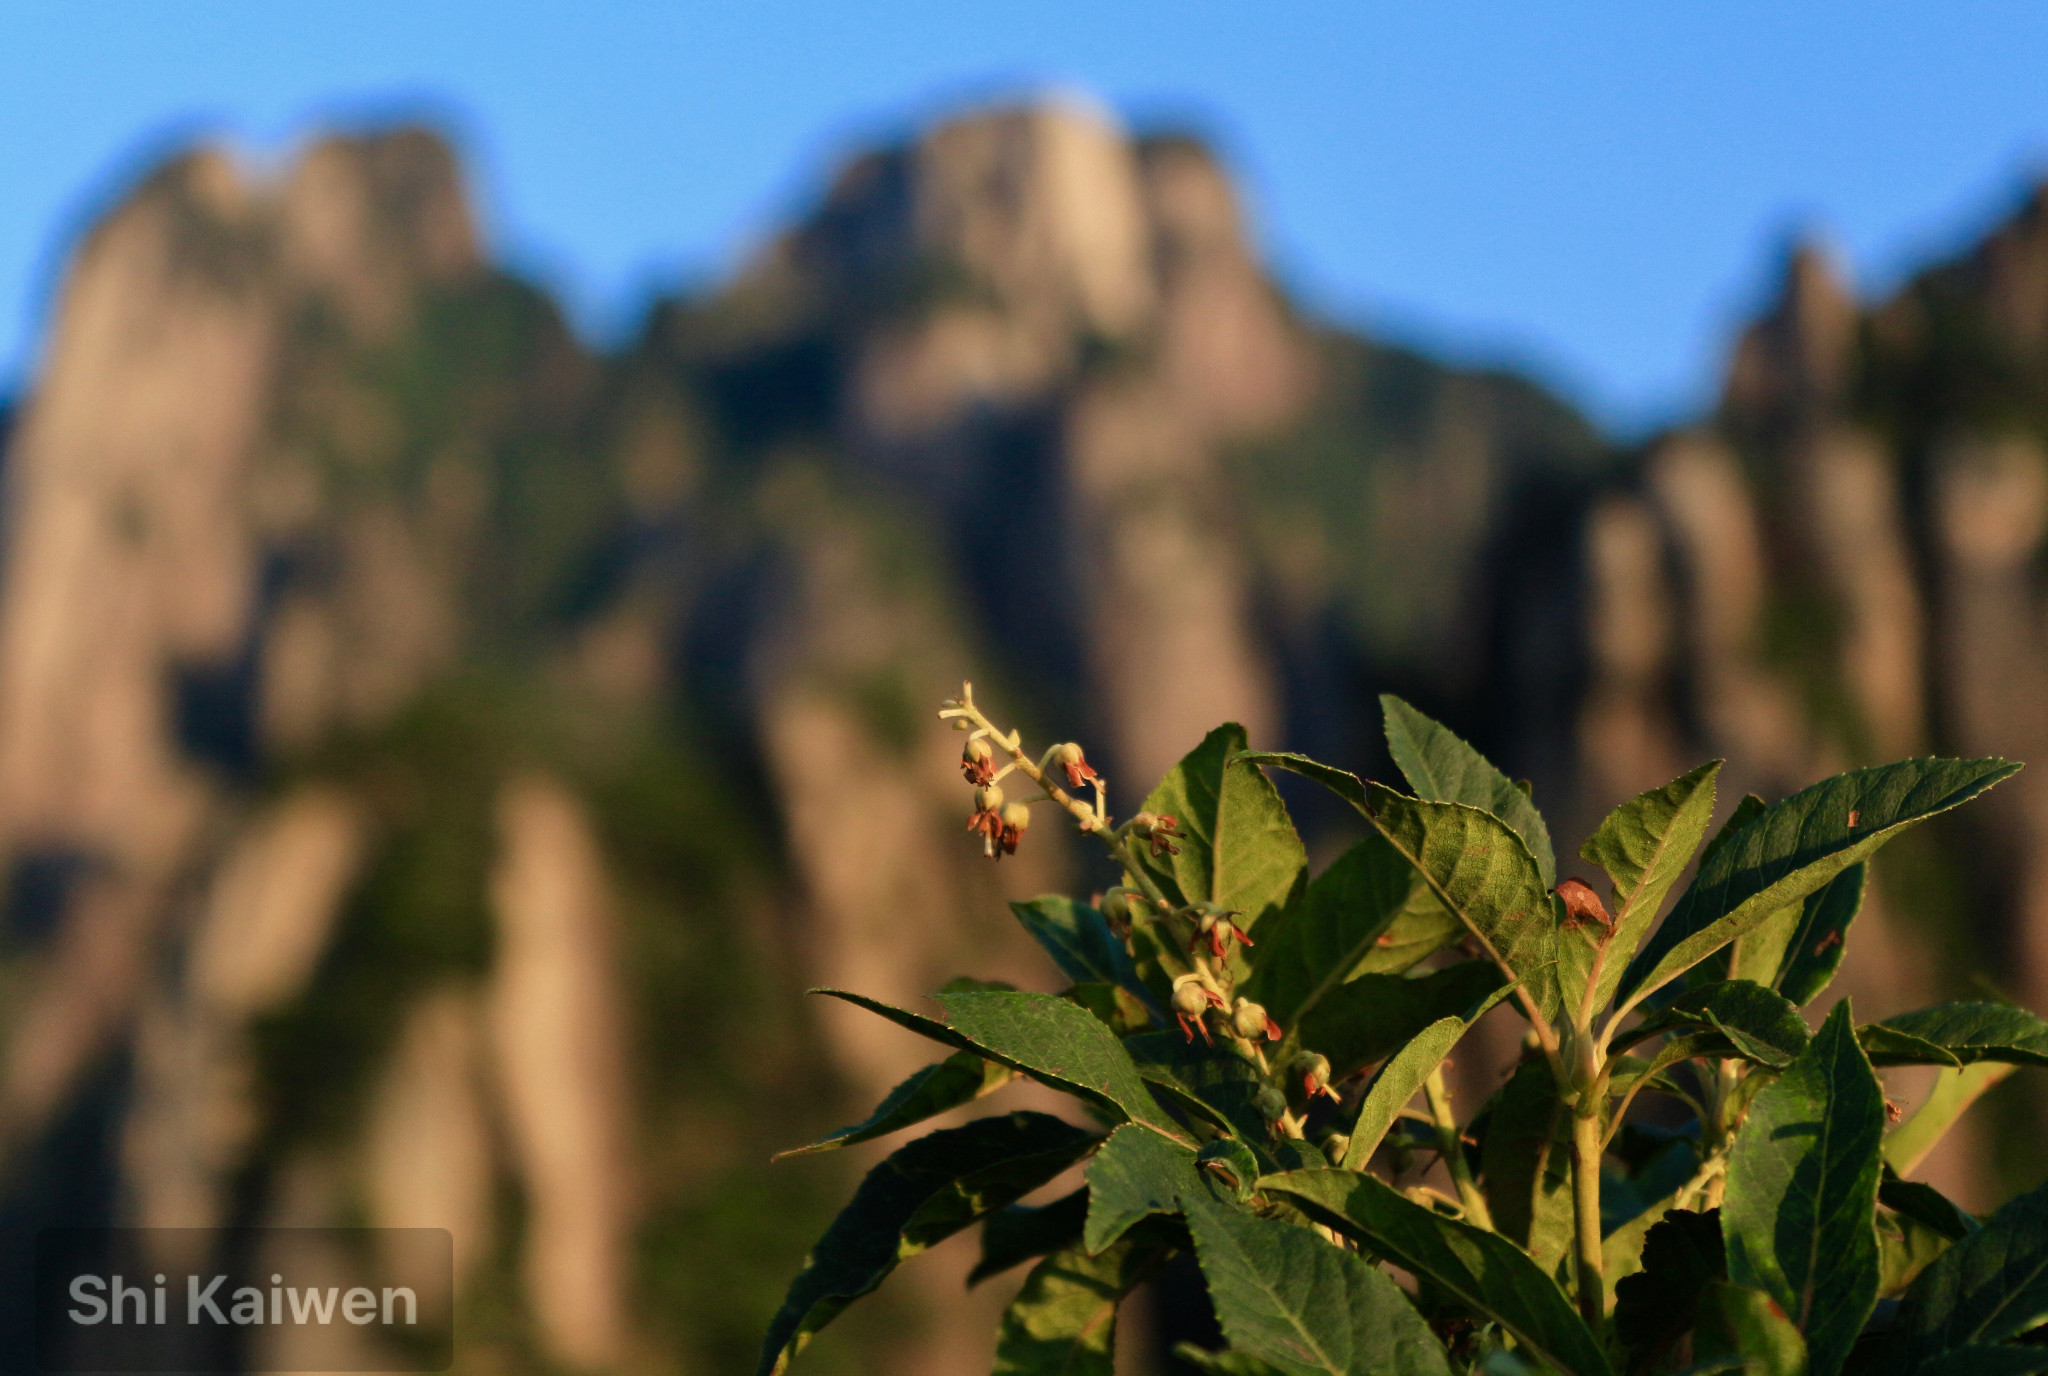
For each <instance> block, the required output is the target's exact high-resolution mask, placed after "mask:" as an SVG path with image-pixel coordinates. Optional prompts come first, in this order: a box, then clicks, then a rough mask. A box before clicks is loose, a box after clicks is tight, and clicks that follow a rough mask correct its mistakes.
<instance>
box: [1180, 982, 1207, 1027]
mask: <svg viewBox="0 0 2048 1376" xmlns="http://www.w3.org/2000/svg"><path fill="white" fill-rule="evenodd" d="M1208 1006H1209V991H1208V990H1206V989H1204V988H1203V987H1202V984H1201V977H1200V976H1199V975H1182V976H1181V977H1180V978H1179V979H1177V980H1175V981H1174V982H1173V1011H1174V1012H1176V1013H1179V1014H1181V1015H1182V1016H1183V1017H1189V1018H1198V1017H1200V1016H1201V1015H1202V1011H1203V1010H1204V1009H1206V1008H1207V1007H1208Z"/></svg>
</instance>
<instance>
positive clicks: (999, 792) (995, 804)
mask: <svg viewBox="0 0 2048 1376" xmlns="http://www.w3.org/2000/svg"><path fill="white" fill-rule="evenodd" d="M974 810H975V811H976V812H1001V811H1002V810H1003V786H1002V785H1001V784H983V785H982V786H981V787H979V788H977V789H975V790H974Z"/></svg>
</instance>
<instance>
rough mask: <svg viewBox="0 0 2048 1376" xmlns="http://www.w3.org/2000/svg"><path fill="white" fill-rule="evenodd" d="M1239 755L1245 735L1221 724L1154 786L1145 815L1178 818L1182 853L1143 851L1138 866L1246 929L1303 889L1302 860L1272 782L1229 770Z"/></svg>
mask: <svg viewBox="0 0 2048 1376" xmlns="http://www.w3.org/2000/svg"><path fill="white" fill-rule="evenodd" d="M1244 748H1245V734H1244V728H1243V727H1242V726H1239V725H1238V724H1237V723H1236V722H1225V723H1224V724H1223V725H1222V726H1219V727H1217V728H1216V729H1215V730H1214V731H1211V732H1210V733H1209V734H1208V736H1206V737H1205V738H1204V739H1203V741H1202V743H1201V744H1200V745H1198V746H1196V747H1195V748H1194V749H1193V750H1191V751H1189V752H1188V754H1187V756H1186V758H1184V759H1183V760H1182V761H1181V762H1180V763H1179V764H1177V765H1175V766H1174V767H1173V768H1172V770H1170V771H1169V772H1168V773H1167V775H1166V777H1165V778H1164V779H1162V780H1160V782H1159V786H1158V787H1157V788H1155V789H1153V790H1152V792H1151V794H1150V795H1149V796H1148V797H1147V798H1146V799H1145V811H1147V812H1152V813H1165V814H1167V815H1169V816H1172V817H1174V818H1176V819H1178V821H1179V822H1180V831H1181V833H1182V837H1183V839H1181V840H1180V841H1179V842H1178V844H1179V846H1180V853H1179V854H1178V855H1171V856H1165V857H1162V858H1160V859H1159V860H1156V861H1155V860H1153V859H1152V858H1151V855H1150V853H1149V851H1148V852H1146V853H1144V854H1143V855H1142V856H1141V857H1140V860H1139V863H1140V864H1142V865H1144V866H1145V867H1146V868H1147V869H1148V870H1150V871H1151V872H1152V874H1153V875H1154V877H1155V878H1156V879H1159V880H1162V881H1164V884H1170V885H1171V887H1170V888H1169V889H1168V890H1167V891H1168V893H1169V894H1170V895H1171V894H1178V895H1179V896H1180V897H1181V899H1182V900H1183V901H1185V902H1188V903H1214V904H1216V905H1218V906H1219V907H1223V908H1229V909H1233V910H1235V911H1237V912H1239V913H1241V914H1243V915H1242V916H1241V917H1239V918H1238V919H1237V924H1238V926H1240V927H1243V928H1245V929H1247V930H1249V929H1251V928H1253V927H1255V926H1256V925H1257V924H1258V922H1259V921H1260V920H1261V919H1263V918H1264V917H1266V916H1267V915H1268V914H1269V913H1275V912H1278V911H1280V909H1281V908H1283V907H1285V906H1286V904H1287V900H1288V898H1289V897H1290V896H1292V895H1293V893H1294V891H1295V889H1296V886H1298V885H1300V884H1303V883H1305V882H1306V880H1307V873H1306V872H1307V867H1308V854H1307V852H1306V851H1304V850H1303V849H1302V845H1301V837H1299V836H1298V835H1296V834H1295V831H1294V823H1293V821H1292V820H1291V819H1290V818H1289V817H1288V816H1287V807H1286V805H1285V804H1283V803H1282V802H1281V801H1280V792H1279V790H1278V789H1276V788H1274V787H1273V784H1272V781H1271V780H1270V779H1267V778H1266V777H1265V776H1264V775H1262V774H1260V773H1259V771H1258V770H1256V769H1246V768H1242V767H1233V766H1232V763H1231V757H1232V756H1234V755H1237V754H1239V753H1240V752H1241V751H1243V750H1244Z"/></svg>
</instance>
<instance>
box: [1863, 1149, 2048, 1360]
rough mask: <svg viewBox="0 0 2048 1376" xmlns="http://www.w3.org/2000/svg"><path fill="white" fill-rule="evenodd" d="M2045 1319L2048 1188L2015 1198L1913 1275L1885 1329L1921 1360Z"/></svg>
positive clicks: (2014, 1333)
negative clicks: (1895, 1312)
mask: <svg viewBox="0 0 2048 1376" xmlns="http://www.w3.org/2000/svg"><path fill="white" fill-rule="evenodd" d="M2043 1323H2048V1186H2043V1187H2042V1188H2040V1189H2037V1190H2033V1191H2031V1192H2029V1193H2027V1194H2023V1195H2020V1196H2019V1197H2018V1198H2016V1199H2012V1200H2010V1201H2008V1202H2007V1203H2006V1205H2005V1206H2004V1207H2003V1208H2001V1209H2000V1210H1999V1211H1998V1212H1997V1213H1995V1214H1993V1215H1992V1216H1991V1219H1990V1221H1989V1222H1987V1223H1986V1224H1985V1225H1984V1226H1983V1227H1982V1228H1980V1229H1978V1230H1977V1231H1976V1232H1974V1233H1971V1234H1970V1235H1969V1236H1968V1237H1966V1238H1964V1239H1963V1240H1962V1241H1960V1242H1958V1243H1956V1244H1955V1245H1954V1246H1953V1247H1950V1248H1949V1249H1948V1251H1946V1252H1944V1253H1943V1254H1942V1255H1941V1257H1940V1258H1939V1259H1938V1260H1936V1261H1935V1263H1934V1264H1933V1265H1932V1266H1929V1267H1928V1268H1927V1269H1926V1270H1925V1271H1923V1272H1921V1273H1920V1278H1919V1279H1918V1280H1916V1281H1914V1282H1913V1285H1912V1288H1911V1289H1909V1290H1907V1292H1906V1298H1905V1300H1904V1302H1903V1303H1901V1304H1900V1306H1899V1312H1898V1316H1897V1318H1896V1319H1894V1321H1893V1323H1892V1332H1893V1334H1894V1335H1895V1337H1896V1338H1897V1339H1898V1340H1899V1341H1901V1342H1903V1343H1904V1344H1905V1346H1906V1348H1907V1350H1908V1351H1909V1352H1910V1353H1911V1355H1912V1356H1913V1357H1914V1358H1915V1359H1917V1360H1921V1361H1925V1360H1927V1359H1928V1358H1931V1357H1937V1356H1940V1355H1941V1354H1942V1353H1945V1352H1951V1351H1954V1350H1955V1349H1957V1348H1964V1347H1974V1346H1980V1345H1982V1346H1988V1345H1990V1344H1993V1343H2001V1342H2005V1341H2006V1340H2008V1339H2011V1338H2016V1337H2018V1336H2019V1335H2020V1334H2022V1333H2025V1332H2027V1331H2029V1330H2030V1329H2033V1328H2036V1327H2039V1326H2040V1325H2041V1324H2043Z"/></svg>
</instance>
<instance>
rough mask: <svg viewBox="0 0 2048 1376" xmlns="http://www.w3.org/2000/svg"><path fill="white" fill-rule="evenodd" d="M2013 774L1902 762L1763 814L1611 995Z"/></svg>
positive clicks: (1661, 977)
mask: <svg viewBox="0 0 2048 1376" xmlns="http://www.w3.org/2000/svg"><path fill="white" fill-rule="evenodd" d="M2018 769H2019V766H2018V765H2017V764H2012V763H2010V762H2008V761H2005V760H1997V759H1987V760H1935V759H1928V760H1907V761H1904V762H1903V763H1900V764H1889V765H1880V766H1878V767H1876V768H1872V769H1859V770H1855V771H1853V772H1851V773H1848V774H1838V775H1836V776H1835V777H1834V778H1832V779H1828V780H1826V781H1824V782H1822V783H1818V784H1815V785H1814V786H1813V787H1811V788H1808V789H1804V790H1802V791H1801V792H1798V793H1795V794H1793V795H1792V796H1791V797H1789V798H1786V799H1785V800H1783V801H1782V802H1779V803H1777V804H1775V805H1773V806H1771V807H1769V808H1767V809H1765V810H1764V812H1762V813H1761V814H1759V815H1758V816H1757V817H1756V818H1755V819H1754V820H1752V821H1751V822H1750V823H1749V824H1748V825H1747V826H1745V827H1743V828H1742V830H1741V831H1739V832H1737V833H1735V834H1734V835H1733V836H1731V837H1729V838H1728V840H1727V842H1726V844H1724V845H1721V846H1719V847H1717V848H1715V850H1714V852H1713V854H1711V855H1709V856H1708V857H1706V858H1705V859H1704V860H1703V861H1702V862H1701V864H1700V868H1699V873H1698V874H1696V875H1695V876H1694V877H1693V881H1692V885H1691V887H1689V888H1688V889H1687V890H1686V891H1685V895H1684V897H1682V898H1680V899H1679V900H1678V904H1677V906H1676V907H1674V908H1673V909H1672V910H1671V913H1670V915H1669V916H1668V917H1666V918H1665V919H1664V922H1663V923H1662V925H1660V926H1659V927H1658V928H1657V930H1656V932H1655V933H1653V934H1652V935H1651V937H1650V939H1649V941H1648V942H1647V943H1645V945H1644V946H1643V949H1642V950H1641V951H1640V952H1639V953H1638V954H1637V955H1636V958H1635V959H1634V960H1632V961H1631V962H1629V967H1628V971H1627V973H1626V974H1625V975H1623V977H1622V981H1621V985H1620V987H1619V988H1618V989H1617V990H1616V993H1617V995H1618V996H1619V997H1621V998H1622V999H1624V1000H1632V999H1637V998H1640V997H1642V996H1643V995H1644V994H1647V993H1649V992H1651V991H1653V990H1655V989H1657V988H1659V987H1661V986H1662V985H1664V984H1665V983H1667V982H1669V981H1670V980H1672V979H1675V978H1676V977H1677V976H1679V975H1681V974H1683V973H1684V972H1685V971H1686V970H1688V969H1690V968H1691V967H1692V966H1693V965H1695V964H1697V963H1698V962H1699V961H1700V960H1702V959H1704V958H1705V957H1707V956H1708V955H1711V954H1712V953H1713V952H1715V951H1717V950H1719V949H1720V948H1721V947H1723V946H1725V945H1727V944H1728V942H1730V941H1732V940H1733V939H1735V938H1736V937H1738V936H1741V935H1742V934H1743V933H1744V932H1746V931H1748V930H1749V929H1751V928H1752V927H1755V926H1757V925H1758V924H1760V923H1761V922H1763V921H1764V920H1765V919H1766V918H1768V917H1770V916H1771V915H1772V914H1773V913H1776V912H1779V911H1781V910H1783V909H1785V908H1787V907H1789V906H1791V905H1792V904H1793V903H1796V902H1798V901H1799V900H1801V899H1803V898H1805V897H1806V895H1808V894H1810V893H1813V892H1815V891H1816V890H1818V889H1819V888H1821V887H1822V886H1823V885H1825V884H1827V883H1828V882H1829V881H1831V880H1833V879H1834V878H1835V876H1836V875H1838V874H1840V873H1842V871H1844V870H1846V869H1848V868H1849V867H1850V866H1851V865H1855V864H1858V863H1860V862H1862V861H1863V860H1865V859H1867V858H1869V856H1870V854H1871V853H1872V852H1873V851H1875V850H1876V849H1877V848H1878V847H1879V846H1881V845H1883V844H1884V843H1885V842H1886V841H1888V840H1890V839H1891V838H1892V837H1893V836H1895V835H1897V834H1898V833H1899V832H1900V831H1902V830H1904V829H1905V828H1907V827H1909V826H1912V825H1914V824H1915V823H1918V822H1922V821H1925V820H1926V819H1927V818H1929V817H1932V816H1935V815H1936V814H1937V813H1941V812H1946V811H1947V810H1948V809H1950V808H1952V807H1956V806H1958V805H1960V804H1962V803H1965V802H1967V801H1969V800H1970V799H1971V798H1974V797H1976V796H1977V795H1978V794H1980V793H1982V792H1983V791H1984V790H1986V789H1987V788H1990V787H1991V786H1992V785H1994V784H1996V783H1997V782H1998V781H1999V780H2001V779H2004V778H2006V777H2008V776H2009V775H2011V774H2013V773H2014V772H2015V771H2017V770H2018ZM1852 814H1854V816H1855V818H1856V822H1855V825H1853V826H1852V825H1850V821H1849V819H1850V816H1851V815H1852ZM1815 1360H1816V1361H1818V1360H1820V1359H1819V1358H1818V1357H1817V1358H1816V1359H1815Z"/></svg>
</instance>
